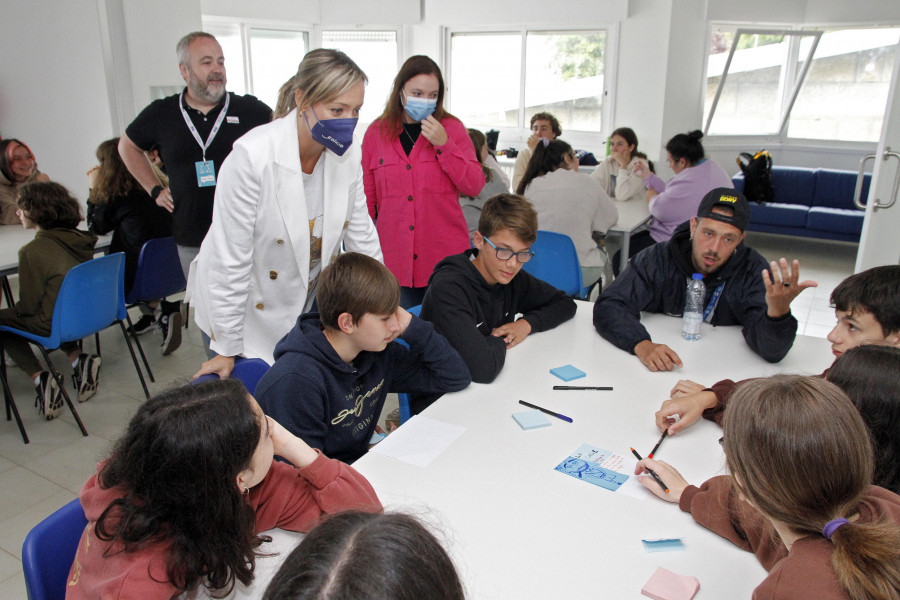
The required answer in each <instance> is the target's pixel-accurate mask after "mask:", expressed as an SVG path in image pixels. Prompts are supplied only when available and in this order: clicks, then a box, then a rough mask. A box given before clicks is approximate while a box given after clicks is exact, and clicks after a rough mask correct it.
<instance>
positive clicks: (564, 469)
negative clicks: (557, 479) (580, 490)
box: [554, 456, 628, 491]
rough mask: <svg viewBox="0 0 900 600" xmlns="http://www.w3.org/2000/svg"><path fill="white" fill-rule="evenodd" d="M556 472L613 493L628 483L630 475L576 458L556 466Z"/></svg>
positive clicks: (570, 458)
mask: <svg viewBox="0 0 900 600" xmlns="http://www.w3.org/2000/svg"><path fill="white" fill-rule="evenodd" d="M554 470H555V471H559V472H560V473H565V474H566V475H568V476H570V477H574V478H575V479H581V480H583V481H587V482H588V483H592V484H594V485H597V486H600V487H602V488H606V489H608V490H612V491H616V490H617V489H619V487H620V486H621V485H622V484H623V483H625V482H626V481H628V475H625V474H623V473H616V472H615V471H610V470H609V469H604V468H603V467H600V466H598V465H597V464H596V463H592V462H588V461H586V460H582V459H580V458H575V457H574V456H570V457H568V458H567V459H566V460H564V461H562V462H561V463H559V464H558V465H556V467H555V469H554Z"/></svg>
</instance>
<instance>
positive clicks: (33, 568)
mask: <svg viewBox="0 0 900 600" xmlns="http://www.w3.org/2000/svg"><path fill="white" fill-rule="evenodd" d="M87 522H88V521H87V518H85V516H84V510H82V508H81V502H80V501H79V500H78V499H77V498H76V499H75V500H72V501H71V502H69V503H68V504H66V505H65V506H63V507H62V508H60V509H59V510H58V511H56V512H55V513H53V514H52V515H50V516H49V517H47V518H46V519H44V520H43V521H41V522H40V523H38V524H37V525H35V526H34V529H32V530H31V531H30V532H29V533H28V536H27V537H26V538H25V543H24V544H22V568H23V570H24V571H25V589H26V590H27V591H28V600H64V599H65V597H66V580H67V579H68V577H69V569H70V568H71V567H72V562H73V561H74V560H75V553H76V552H77V550H78V542H79V541H80V540H81V534H82V532H83V531H84V527H85V525H87Z"/></svg>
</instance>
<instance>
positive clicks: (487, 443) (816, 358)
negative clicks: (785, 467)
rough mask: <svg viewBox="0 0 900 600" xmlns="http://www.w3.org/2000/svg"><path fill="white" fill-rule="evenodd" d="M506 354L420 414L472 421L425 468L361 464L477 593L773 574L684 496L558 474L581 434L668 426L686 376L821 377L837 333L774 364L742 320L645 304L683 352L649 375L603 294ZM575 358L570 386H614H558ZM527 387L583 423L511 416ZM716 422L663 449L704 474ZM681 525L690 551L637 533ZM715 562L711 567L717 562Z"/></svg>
mask: <svg viewBox="0 0 900 600" xmlns="http://www.w3.org/2000/svg"><path fill="white" fill-rule="evenodd" d="M578 304H579V307H578V314H577V316H576V317H575V318H574V319H573V320H572V321H569V322H568V323H565V324H563V325H562V326H560V327H558V328H556V329H555V330H552V331H548V332H544V333H539V334H535V335H533V336H531V337H529V338H528V339H527V340H525V342H524V343H523V344H521V345H520V346H518V347H516V348H513V349H512V350H510V352H509V354H508V355H507V360H506V366H505V367H504V368H503V371H502V372H501V373H500V376H499V377H498V378H497V380H496V381H495V382H494V383H492V384H490V385H480V384H472V385H471V386H470V387H469V388H467V389H466V390H463V391H462V392H458V393H455V394H448V395H446V396H444V397H443V398H441V399H440V400H439V401H438V402H436V403H435V404H434V405H432V406H431V407H429V408H428V409H427V410H426V411H425V412H424V413H423V415H424V416H426V417H429V418H431V419H437V420H440V421H444V422H446V423H451V424H455V425H461V426H464V427H466V428H467V430H466V432H465V433H463V434H462V435H461V436H460V437H459V438H458V439H457V440H456V441H455V442H453V444H452V445H451V446H450V447H449V448H448V449H447V450H446V451H444V452H443V453H442V454H441V455H440V456H438V458H437V459H435V461H434V462H433V463H431V465H429V466H428V467H427V468H419V467H415V466H412V465H409V464H406V463H403V462H400V461H397V460H394V459H391V458H387V457H384V456H380V455H376V454H372V453H369V454H367V455H366V456H364V457H363V458H361V459H360V460H359V461H357V462H356V463H355V465H354V466H355V467H356V468H357V469H358V470H359V471H360V472H361V473H362V474H363V475H365V476H366V477H367V478H368V479H369V481H370V482H371V483H372V485H373V486H374V488H375V490H376V491H377V492H378V495H379V497H380V498H381V500H382V502H383V503H384V504H385V506H386V508H387V509H389V510H390V509H399V510H406V511H409V510H412V511H413V512H414V513H419V514H425V515H428V520H430V521H432V522H436V523H437V525H438V527H439V528H440V529H442V530H444V531H445V532H446V538H447V540H448V541H449V542H448V546H449V550H450V552H451V554H452V555H453V557H454V560H455V561H456V564H457V566H458V568H459V570H460V574H461V576H462V578H463V581H464V583H465V586H466V589H467V597H468V598H470V599H472V600H475V599H510V598H516V599H528V598H535V599H541V600H545V599H547V598H560V599H580V598H617V599H618V598H634V599H638V598H643V596H641V594H640V590H641V587H642V586H643V584H644V583H645V582H646V581H647V579H649V577H650V576H651V575H652V573H653V571H654V570H655V569H656V568H657V567H658V566H663V567H666V568H668V569H670V570H672V571H675V572H676V573H681V574H684V575H694V576H696V577H698V578H699V579H700V592H699V594H698V596H697V598H700V599H703V598H716V599H718V598H748V597H749V596H750V594H751V590H752V589H753V588H754V587H755V586H756V585H758V584H759V582H760V581H762V579H763V578H764V576H765V571H764V570H763V568H762V567H761V566H760V565H759V563H758V562H757V560H756V558H755V557H754V556H753V555H752V554H750V553H748V552H743V551H741V550H739V549H738V548H737V547H735V546H733V545H732V544H731V543H730V542H727V541H725V540H724V539H722V538H720V537H718V536H716V535H715V534H713V533H711V532H709V531H707V530H705V529H703V528H702V527H700V526H699V525H697V524H696V523H694V521H693V519H692V518H691V517H690V515H689V514H687V513H683V512H681V511H680V510H679V509H678V507H677V506H675V505H673V504H668V503H665V502H662V501H660V500H657V499H656V498H653V497H649V493H648V497H647V499H646V500H643V501H642V500H638V499H636V498H633V497H629V496H626V495H624V494H622V493H620V492H621V491H619V492H610V491H608V490H605V489H602V488H599V487H596V486H593V485H590V484H588V483H586V482H583V481H577V480H575V479H574V478H572V477H569V476H566V475H564V474H562V473H558V472H555V471H554V470H553V468H554V467H555V466H556V465H557V464H559V463H560V462H562V460H563V459H565V458H566V457H567V456H568V455H569V454H570V453H571V452H572V451H574V450H575V449H576V448H577V447H578V446H579V445H581V444H582V443H588V444H592V445H595V446H599V447H601V448H605V449H608V450H611V451H613V452H616V453H619V454H628V452H629V450H628V448H629V446H634V447H635V448H637V449H638V451H640V452H642V453H643V454H646V453H648V452H649V451H650V448H652V446H653V444H654V443H655V442H656V440H657V439H658V437H659V432H658V430H657V429H656V427H655V424H654V418H653V414H654V412H655V411H656V410H657V409H658V408H659V405H660V403H661V402H662V401H663V400H664V399H666V398H667V397H668V392H669V390H670V389H671V388H672V386H673V385H674V384H675V382H676V381H677V380H678V379H682V378H684V379H692V380H694V381H698V382H701V383H705V384H707V385H709V384H712V383H714V382H716V381H718V380H720V379H723V378H726V377H728V378H732V379H742V378H746V377H752V376H762V375H767V374H772V373H775V372H780V371H791V372H802V373H807V374H818V373H820V372H821V371H822V370H823V369H824V368H825V367H827V366H828V365H829V364H831V359H832V356H831V353H830V350H829V346H828V343H827V342H826V341H825V340H823V339H819V338H808V337H804V336H799V337H798V338H797V340H796V342H795V343H794V347H793V349H792V350H791V352H790V353H789V354H788V356H787V357H786V358H785V359H784V360H783V361H782V362H781V363H779V364H776V365H772V364H769V363H767V362H765V361H763V360H762V359H761V358H759V357H758V356H756V355H755V354H753V353H752V352H751V351H750V349H749V348H748V347H747V345H746V343H745V342H744V340H743V337H742V336H741V334H740V328H738V327H720V328H715V329H714V328H712V327H710V326H708V325H704V329H703V336H704V337H703V339H702V340H699V341H696V342H685V341H683V340H681V336H680V331H681V320H680V319H678V318H673V317H667V316H664V315H645V316H644V323H645V325H646V326H647V327H648V329H649V330H650V331H651V334H652V335H653V339H654V340H655V341H657V342H663V343H666V344H668V345H670V346H671V347H672V348H674V349H675V351H676V352H678V353H679V355H680V356H681V358H682V359H683V361H684V364H685V366H684V368H683V369H681V370H679V371H677V372H673V373H651V372H650V371H648V370H647V369H646V368H645V367H644V366H643V365H642V364H641V363H640V361H639V360H638V359H637V358H636V357H635V356H633V355H631V354H628V353H626V352H623V351H621V350H619V349H617V348H615V347H614V346H612V345H611V344H609V343H608V342H606V341H605V340H603V339H602V338H601V337H600V336H599V335H598V334H597V333H596V332H595V331H594V329H593V326H592V323H591V321H592V318H591V315H592V309H593V304H590V303H586V302H579V303H578ZM565 364H572V365H574V366H576V367H578V368H580V369H581V370H583V371H585V372H587V374H588V375H587V377H585V378H582V379H578V380H576V381H573V382H571V384H572V385H578V384H580V385H610V386H613V387H614V388H615V389H614V391H612V392H592V391H552V390H551V387H552V386H553V385H555V384H562V383H563V382H562V381H560V380H559V379H557V378H556V377H554V376H552V375H550V373H549V372H548V371H549V369H550V368H552V367H557V366H561V365H565ZM519 399H522V400H526V401H531V402H533V403H534V404H538V405H541V406H544V407H547V408H551V409H553V410H556V411H558V412H560V413H562V414H565V415H568V416H570V417H572V418H573V419H574V423H572V424H569V423H565V422H563V421H560V420H557V419H555V418H552V417H550V420H551V421H552V425H551V426H550V427H545V428H542V429H535V430H531V431H523V430H521V429H520V428H519V426H518V425H517V424H516V423H515V421H513V419H512V418H511V416H510V415H511V414H512V413H514V412H520V411H522V410H526V408H525V407H523V406H521V405H519V404H518V403H517V401H518V400H519ZM721 435H722V433H721V429H719V427H718V426H717V425H715V424H714V423H711V422H708V421H702V422H701V423H698V424H697V425H695V426H694V427H692V428H690V429H689V430H687V431H686V432H683V433H681V434H679V435H678V436H677V437H674V438H671V439H668V440H666V441H665V442H664V443H663V446H662V447H661V448H660V450H659V452H658V456H659V457H660V458H662V459H664V460H667V461H669V462H671V463H673V464H674V465H675V466H677V467H678V468H679V469H680V470H681V471H682V473H683V474H684V475H685V476H686V477H687V479H688V481H691V482H692V483H695V484H697V485H699V484H700V483H702V482H703V481H705V480H706V479H708V478H709V477H711V476H713V475H716V474H720V473H722V472H723V470H724V456H723V454H722V451H721V448H720V446H719V444H718V443H717V440H718V438H719V437H720V436H721ZM668 536H680V537H683V538H684V541H685V544H686V546H687V550H686V551H684V552H671V553H653V554H648V553H647V552H645V551H644V549H643V546H642V544H641V542H640V540H641V538H657V537H668ZM713 564H714V565H715V566H712V565H713Z"/></svg>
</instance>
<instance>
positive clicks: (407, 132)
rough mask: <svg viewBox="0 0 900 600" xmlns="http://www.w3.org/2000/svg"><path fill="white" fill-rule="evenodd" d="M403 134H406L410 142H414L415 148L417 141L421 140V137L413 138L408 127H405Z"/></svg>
mask: <svg viewBox="0 0 900 600" xmlns="http://www.w3.org/2000/svg"><path fill="white" fill-rule="evenodd" d="M420 131H421V130H420ZM403 133H405V134H406V137H408V138H409V141H410V142H412V144H413V146H415V145H416V140H417V139H418V138H419V136H416V137H413V136H412V135H410V133H409V130H408V129H407V128H406V125H403Z"/></svg>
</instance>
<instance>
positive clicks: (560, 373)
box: [550, 365, 585, 381]
mask: <svg viewBox="0 0 900 600" xmlns="http://www.w3.org/2000/svg"><path fill="white" fill-rule="evenodd" d="M550 373H552V374H553V375H556V376H557V377H559V378H560V379H562V380H563V381H572V380H573V379H579V378H581V377H584V376H585V373H584V371H582V370H581V369H576V368H575V367H573V366H572V365H566V366H564V367H556V368H555V369H550Z"/></svg>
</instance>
